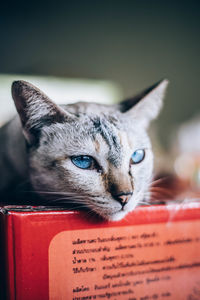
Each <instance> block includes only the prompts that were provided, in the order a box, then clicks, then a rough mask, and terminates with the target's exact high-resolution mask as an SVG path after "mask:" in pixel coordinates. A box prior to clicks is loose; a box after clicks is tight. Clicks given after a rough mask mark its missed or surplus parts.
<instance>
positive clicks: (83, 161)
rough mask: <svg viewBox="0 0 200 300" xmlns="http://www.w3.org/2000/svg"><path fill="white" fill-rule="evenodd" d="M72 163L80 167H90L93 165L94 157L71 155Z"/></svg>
mask: <svg viewBox="0 0 200 300" xmlns="http://www.w3.org/2000/svg"><path fill="white" fill-rule="evenodd" d="M71 161H72V162H73V164H74V165H75V166H76V167H78V168H81V169H91V168H93V166H94V162H95V161H94V159H93V158H92V157H91V156H87V155H79V156H73V157H71Z"/></svg>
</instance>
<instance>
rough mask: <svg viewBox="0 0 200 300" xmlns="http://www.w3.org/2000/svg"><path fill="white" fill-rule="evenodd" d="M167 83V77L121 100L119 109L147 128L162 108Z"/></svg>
mask: <svg viewBox="0 0 200 300" xmlns="http://www.w3.org/2000/svg"><path fill="white" fill-rule="evenodd" d="M168 83H169V82H168V80H167V79H164V80H161V81H159V82H158V83H156V84H154V85H152V86H151V87H149V88H147V89H145V90H144V91H143V92H141V93H140V94H138V95H136V96H135V97H133V98H130V99H127V100H125V101H123V102H121V103H120V104H119V108H120V111H121V112H123V113H125V115H126V117H127V118H132V119H135V120H137V122H138V123H139V124H141V126H143V127H144V128H147V127H148V126H149V123H150V122H151V121H152V120H154V119H155V118H156V117H157V116H158V114H159V112H160V110H161V108H162V104H163V99H164V96H165V92H166V88H167V86H168Z"/></svg>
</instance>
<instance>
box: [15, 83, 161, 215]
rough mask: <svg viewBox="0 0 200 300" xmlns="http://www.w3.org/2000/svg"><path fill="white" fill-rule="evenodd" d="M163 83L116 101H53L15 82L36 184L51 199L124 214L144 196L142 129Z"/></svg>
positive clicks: (148, 157)
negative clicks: (107, 103) (57, 103)
mask: <svg viewBox="0 0 200 300" xmlns="http://www.w3.org/2000/svg"><path fill="white" fill-rule="evenodd" d="M166 86H167V81H162V82H161V83H159V84H157V85H154V86H153V87H151V88H150V89H148V90H146V91H145V92H144V93H143V94H141V95H139V96H137V97H135V98H134V99H129V100H126V101H124V102H122V103H120V104H119V105H113V106H103V105H98V104H94V103H76V104H74V105H73V104H72V105H66V106H63V107H58V106H57V105H55V104H54V103H53V102H52V101H51V100H49V99H48V98H47V97H46V96H45V95H44V94H42V93H41V92H40V91H39V90H38V89H36V88H35V87H33V86H32V85H30V84H28V83H26V82H22V81H19V82H15V83H14V84H13V98H14V100H15V104H16V107H17V110H18V113H19V115H20V118H21V121H22V126H23V132H24V136H25V138H26V140H27V142H28V144H29V154H28V155H29V164H30V178H31V182H32V185H33V187H34V189H35V190H36V191H37V192H38V193H39V194H40V195H42V196H43V197H44V198H46V201H50V202H52V203H54V204H62V205H64V204H66V206H67V205H68V204H74V207H75V208H76V207H77V208H78V207H79V206H86V207H87V208H89V209H91V211H93V212H96V213H97V214H99V215H101V216H102V217H103V218H105V219H108V220H120V219H122V218H123V217H124V216H125V215H126V214H127V213H128V212H130V211H132V210H133V209H134V208H135V207H136V206H137V205H138V204H140V203H141V202H142V201H143V200H144V199H145V198H147V197H148V187H149V184H150V181H151V176H152V169H153V154H152V150H151V144H150V141H149V138H148V135H147V133H146V128H147V126H148V124H149V122H150V120H152V119H153V118H155V117H156V116H157V114H158V112H159V110H160V106H161V103H162V98H163V94H164V91H165V88H166Z"/></svg>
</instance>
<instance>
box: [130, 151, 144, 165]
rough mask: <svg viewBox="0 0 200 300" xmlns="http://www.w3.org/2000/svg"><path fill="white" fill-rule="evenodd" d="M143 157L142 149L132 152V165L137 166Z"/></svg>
mask: <svg viewBox="0 0 200 300" xmlns="http://www.w3.org/2000/svg"><path fill="white" fill-rule="evenodd" d="M144 157H145V151H144V150H143V149H138V150H136V151H135V152H133V154H132V156H131V160H132V163H133V164H138V163H140V162H141V161H143V159H144Z"/></svg>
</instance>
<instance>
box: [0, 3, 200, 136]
mask: <svg viewBox="0 0 200 300" xmlns="http://www.w3.org/2000/svg"><path fill="white" fill-rule="evenodd" d="M32 3H33V4H30V2H29V1H26V2H18V1H15V2H13V3H12V2H9V3H8V4H7V3H6V2H5V3H4V4H2V5H1V10H0V73H22V74H31V75H37V74H38V75H52V76H63V77H73V78H76V77H82V78H98V79H109V80H110V79H111V80H114V81H115V82H117V83H118V84H120V85H121V86H122V88H123V90H124V95H125V96H130V95H132V94H133V93H135V92H137V91H139V90H140V89H142V88H144V87H146V86H148V85H150V84H152V83H154V82H156V81H158V80H159V79H160V78H163V77H167V78H168V79H169V80H170V82H171V85H170V88H169V92H168V95H167V98H166V103H165V109H164V110H163V112H162V114H161V117H160V119H159V131H160V135H161V137H162V140H163V141H164V142H166V140H167V136H168V135H169V133H170V132H171V130H172V128H173V127H174V125H175V124H177V123H180V122H182V121H184V120H186V119H188V118H190V117H192V116H193V115H194V114H196V113H197V112H199V111H200V99H199V94H200V84H199V79H200V78H199V53H200V41H199V33H200V32H199V31H200V30H199V29H200V1H194V0H191V1H170V0H169V1H161V0H160V1H156V0H149V1H148V0H146V1H142V0H138V1H134V0H132V1H126V0H124V1H117V0H116V1H112V0H110V1H103V0H102V1H96V0H93V1H87V0H85V1H71V2H69V1H63V2H60V1H54V2H45V1H41V2H40V3H37V2H35V1H34V2H32Z"/></svg>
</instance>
